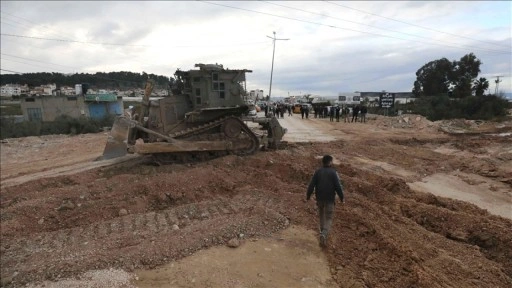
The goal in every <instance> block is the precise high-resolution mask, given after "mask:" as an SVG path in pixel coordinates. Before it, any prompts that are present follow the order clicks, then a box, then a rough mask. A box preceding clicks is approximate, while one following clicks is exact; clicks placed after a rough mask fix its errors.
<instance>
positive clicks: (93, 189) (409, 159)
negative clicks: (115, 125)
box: [0, 115, 512, 287]
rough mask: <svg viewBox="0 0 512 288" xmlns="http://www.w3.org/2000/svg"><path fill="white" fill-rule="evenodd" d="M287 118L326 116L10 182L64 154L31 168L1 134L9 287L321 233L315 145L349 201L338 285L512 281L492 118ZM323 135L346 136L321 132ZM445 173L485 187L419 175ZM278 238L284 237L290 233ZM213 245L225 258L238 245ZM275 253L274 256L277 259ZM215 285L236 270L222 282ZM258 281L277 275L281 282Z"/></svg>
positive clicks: (502, 152)
mask: <svg viewBox="0 0 512 288" xmlns="http://www.w3.org/2000/svg"><path fill="white" fill-rule="evenodd" d="M293 117H296V115H294V116H293ZM290 118H292V117H290ZM298 118H300V117H298ZM370 119H371V118H370ZM420 120H421V119H420ZM284 121H296V122H299V123H308V124H298V123H295V125H296V126H297V127H301V126H304V125H312V126H310V127H315V129H309V130H308V131H309V132H308V133H310V134H309V135H310V137H311V139H312V140H311V141H308V142H302V143H292V142H289V143H288V144H287V145H286V146H283V147H282V148H281V149H280V150H277V151H268V152H260V153H257V154H254V155H251V156H246V157H243V158H242V157H238V156H233V155H230V156H226V157H222V158H218V159H214V160H210V161H207V162H202V163H192V164H186V165H168V166H160V167H158V166H154V165H151V164H150V163H149V162H145V161H144V158H140V157H138V158H135V159H131V160H128V161H125V162H122V163H117V164H114V165H110V166H103V167H87V169H81V170H80V171H79V172H78V173H71V174H66V175H58V174H57V175H58V176H56V177H54V176H55V174H50V175H51V176H48V177H33V178H27V179H25V181H20V182H17V183H15V184H12V185H11V186H7V185H6V186H4V183H6V182H5V181H7V180H9V178H11V179H13V178H15V177H20V176H26V177H28V176H30V175H33V174H34V173H39V172H45V173H51V172H52V169H62V167H63V166H62V165H63V164H62V161H59V160H55V161H53V162H54V163H55V164H54V166H52V165H48V166H46V167H42V166H41V167H39V168H38V167H33V168H31V169H28V170H27V167H28V166H27V165H26V164H20V163H25V160H21V159H18V160H16V161H14V160H13V159H12V157H14V156H13V155H12V154H9V153H4V151H3V145H4V144H2V147H1V148H2V168H3V167H4V164H3V162H4V161H6V163H9V169H11V170H10V172H9V173H10V174H9V175H10V176H8V177H6V178H2V189H1V192H0V221H1V222H0V223H1V228H2V229H1V235H0V237H1V239H0V240H1V244H0V253H1V269H0V272H1V274H0V275H1V284H2V286H5V287H21V286H24V285H25V284H27V283H30V284H31V285H35V284H37V283H42V281H57V280H61V281H64V280H65V279H69V278H70V277H71V278H72V277H75V278H76V277H80V275H84V273H87V272H88V271H128V272H130V273H131V274H130V275H134V273H135V272H136V271H137V273H145V272H140V271H141V269H142V270H147V269H154V268H157V267H164V266H163V265H171V264H172V263H174V265H178V264H177V263H182V262H179V260H180V259H184V260H183V261H187V260H185V259H186V257H188V256H191V255H194V254H196V255H201V254H197V252H198V251H201V250H207V249H208V248H210V247H216V246H224V245H226V243H227V242H228V241H229V240H231V239H233V238H234V237H239V235H240V234H243V235H244V239H245V241H251V239H256V238H258V239H264V241H272V240H268V239H275V237H278V236H277V235H279V234H278V233H279V232H280V231H282V230H283V229H285V228H287V227H290V225H294V226H300V227H302V229H307V230H308V231H310V232H309V233H312V234H315V231H317V229H318V228H317V220H316V210H315V206H314V203H313V202H312V201H310V202H305V201H304V198H305V189H306V186H307V184H308V181H309V180H310V177H311V175H312V173H313V171H314V169H316V168H317V167H318V166H319V159H318V157H319V156H321V155H324V154H326V153H329V154H332V155H333V156H334V157H335V158H336V165H335V167H336V169H337V170H338V171H339V173H340V175H341V178H342V180H343V182H344V184H345V187H346V203H345V205H336V211H335V220H334V224H333V225H334V226H333V232H332V234H331V236H330V239H329V243H328V248H327V249H325V250H324V251H321V252H320V251H316V250H312V251H313V253H316V256H318V257H320V258H321V257H325V259H327V263H328V265H329V268H330V269H329V272H330V277H331V279H332V281H334V282H335V284H334V285H335V286H338V287H446V286H452V287H456V286H459V287H510V286H511V285H512V268H511V267H512V260H511V259H512V234H511V233H510V229H511V228H512V220H510V219H507V218H506V217H503V216H506V215H502V216H500V213H497V210H495V209H493V207H497V206H492V205H489V207H483V205H482V203H494V202H493V201H497V202H496V203H498V202H499V205H501V206H499V207H501V208H500V209H506V208H507V205H509V204H508V203H509V202H507V201H509V199H510V198H509V195H510V193H511V190H512V189H511V188H512V182H511V179H512V175H510V171H511V170H510V169H508V167H510V166H509V165H510V158H509V153H510V147H512V145H511V144H512V141H511V139H510V138H509V137H503V136H492V135H488V134H489V133H491V134H492V129H490V128H489V129H487V128H486V130H485V133H487V134H480V135H474V134H471V135H458V136H453V135H450V134H447V133H444V132H439V131H438V130H436V129H435V128H436V127H435V126H433V127H427V128H428V129H426V128H425V129H423V130H428V131H426V132H425V133H423V132H422V131H423V130H415V128H414V127H412V128H411V127H409V126H407V127H404V128H393V127H384V126H382V127H379V125H380V124H379V123H380V122H378V121H388V120H386V119H384V120H382V119H381V120H379V119H378V118H374V119H373V120H370V121H368V123H336V122H335V123H329V122H328V119H309V120H307V121H309V122H306V120H304V122H301V121H303V120H301V119H295V118H294V119H289V118H285V119H284V120H283V122H284ZM390 121H391V120H390ZM393 121H394V120H393ZM421 121H423V120H421ZM309 123H312V124H309ZM428 125H435V123H433V124H432V123H428V124H427V126H428ZM500 125H503V124H500ZM506 125H509V124H506ZM488 127H492V125H490V124H489V125H488ZM298 129H300V128H298ZM500 129H502V128H500ZM502 130H503V129H502ZM433 131H434V132H433ZM500 131H501V130H500ZM326 135H327V136H326ZM317 136H318V137H327V138H328V137H332V138H334V139H335V140H334V141H331V142H325V143H322V142H312V141H313V140H314V139H316V137H317ZM103 138H105V139H106V136H105V135H102V134H101V135H100V134H96V136H94V135H92V136H91V138H90V139H91V141H95V143H90V142H87V141H86V142H87V143H85V142H84V139H83V138H73V137H69V138H68V139H69V141H71V142H76V143H81V144H77V145H75V146H73V148H72V149H75V150H76V149H80V145H86V146H89V147H93V146H95V145H96V146H99V145H100V144H102V143H97V141H98V139H100V140H102V139H103ZM59 139H60V138H59ZM322 139H323V138H322ZM78 140H80V141H78ZM20 141H23V140H22V139H20ZM59 141H60V140H59ZM322 141H323V140H322ZM11 143H12V142H11ZM93 144H94V145H93ZM10 145H11V144H10ZM66 147H70V146H69V145H62V146H59V153H60V154H63V155H67V153H66ZM16 149H17V150H15V151H20V149H21V150H23V149H22V148H21V147H16ZM482 149H483V150H482ZM99 150H101V149H99ZM46 151H47V152H44V151H41V150H37V149H35V148H34V147H33V145H32V146H30V147H26V150H23V151H22V152H23V153H24V154H23V155H26V157H30V155H32V154H36V155H38V156H37V157H46V156H48V155H52V154H51V153H56V152H55V151H53V150H52V149H48V150H46ZM45 153H47V154H45ZM95 153H97V152H91V153H90V154H89V155H79V156H77V157H78V161H83V160H80V159H91V158H94V157H96V156H97V155H96V154H95ZM82 154H86V153H85V152H83V153H82ZM93 156H94V157H93ZM54 157H56V158H58V157H57V156H54ZM46 158H47V157H46ZM48 159H50V158H48ZM66 161H67V160H66ZM50 162H52V161H50ZM16 163H18V164H16ZM88 163H90V162H87V161H86V162H84V164H83V165H85V166H87V165H90V164H88ZM72 165H75V164H72ZM75 168H76V169H78V168H77V167H75ZM16 169H18V170H16ZM41 170H45V171H41ZM439 175H442V176H439ZM473 175H476V176H473ZM438 177H441V178H438ZM443 177H444V178H443ZM447 177H448V179H450V178H449V177H457V179H459V180H460V181H463V182H454V183H455V184H453V185H452V186H458V185H459V184H462V183H465V184H464V185H468V187H469V186H471V187H472V188H473V189H474V190H475V191H477V192H479V193H480V196H479V197H481V198H479V199H477V200H475V201H473V202H475V203H469V201H471V200H468V199H464V200H466V201H461V200H456V199H453V198H457V195H459V196H460V195H463V194H464V193H465V191H460V190H457V191H455V194H456V195H444V196H450V197H451V198H448V197H442V196H439V195H434V194H432V193H424V192H422V191H423V190H422V189H421V188H418V187H417V186H415V185H418V184H419V183H427V184H428V183H429V180H431V179H447ZM459 180H457V181H459ZM482 181H483V182H482ZM438 182H439V181H438ZM414 183H416V184H414ZM439 183H440V184H439ZM439 183H438V184H439V185H440V186H439V187H437V188H436V189H435V190H438V191H443V190H444V189H445V188H446V187H447V185H446V183H444V182H443V181H440V182H439ZM498 183H499V184H498ZM493 185H494V186H493ZM411 187H412V188H411ZM493 187H494V188H493ZM484 188H485V189H488V190H490V191H493V192H495V193H494V194H493V193H487V192H486V191H487V190H484ZM427 190H428V189H427ZM425 192H431V191H430V190H429V191H425ZM498 196H499V197H498ZM475 204H476V205H475ZM479 206H480V207H479ZM482 207H483V208H484V209H482ZM509 207H510V206H509ZM284 235H286V234H284ZM273 237H274V238H273ZM281 238H284V240H282V241H285V242H286V241H288V240H289V239H292V237H287V236H281ZM265 239H267V240H265ZM278 241H279V240H278ZM309 243H311V242H309ZM236 249H243V246H241V247H240V248H236ZM302 249H303V250H309V249H313V247H302ZM315 251H316V252H315ZM205 253H208V252H205ZM211 253H213V252H211ZM215 255H217V256H215V257H216V258H218V259H219V261H227V260H229V259H227V258H226V259H224V257H230V256H229V254H222V253H221V254H215ZM246 258H247V259H245V260H246V261H251V259H252V257H249V256H246ZM254 260H255V261H256V258H254ZM177 261H178V262H177ZM256 262H258V261H256ZM260 262H261V261H260ZM271 263H276V264H275V265H277V264H278V263H279V260H278V259H277V260H275V261H274V262H271ZM255 265H256V264H255ZM165 267H167V266H165ZM191 267H195V266H191ZM276 267H277V266H276ZM109 269H113V270H109ZM212 269H214V268H212ZM240 269H241V270H240V273H241V274H235V275H231V276H233V277H232V278H230V279H231V280H233V281H235V280H234V279H238V281H246V282H243V283H253V282H251V281H253V280H254V279H252V278H250V277H249V276H247V274H244V273H246V272H247V271H245V270H244V269H242V268H240ZM280 270H281V268H280ZM289 270H290V271H302V270H300V269H299V268H297V269H294V267H290V268H289ZM188 272H190V271H188ZM183 273H185V272H183ZM164 274H165V273H164ZM299 274H300V273H297V274H291V275H290V278H288V279H292V278H293V277H296V276H297V277H298V275H299ZM116 275H117V274H116ZM243 275H246V276H243ZM251 275H252V276H254V275H253V274H251ZM262 275H264V276H265V277H269V278H265V277H259V278H263V279H260V280H261V281H263V280H264V279H266V280H276V281H277V278H275V277H270V276H271V275H272V274H265V273H264V272H263V274H262ZM252 276H251V277H252ZM256 276H257V274H256ZM88 277H89V276H88ZM91 277H92V276H91ZM162 277H164V278H165V277H167V276H165V275H164V276H162ZM183 277H184V278H183V279H189V278H186V277H185V274H183ZM239 277H241V278H239ZM322 277H323V276H322ZM228 278H229V277H228ZM198 279H199V278H197V279H196V280H197V281H198ZM223 279H224V278H223ZM251 279H252V280H251ZM298 279H302V278H298ZM322 279H324V278H322ZM189 280H190V279H189ZM228 280H229V279H227V278H225V281H228ZM148 281H149V280H148ZM254 281H256V280H254ZM290 281H291V280H290ZM325 281H327V280H325ZM56 283H59V282H56ZM61 283H62V282H61ZM147 283H150V282H147ZM216 283H227V282H212V285H214V284H216ZM232 283H233V285H232V287H236V285H235V284H236V283H235V282H232ZM237 283H238V282H237ZM241 283H242V282H241ZM257 283H266V284H268V286H272V284H270V282H257ZM275 283H277V282H275ZM290 283H291V282H290ZM322 283H327V284H326V285H328V282H322ZM133 285H137V282H136V281H135V282H133ZM187 285H188V284H187ZM141 286H142V284H141ZM184 286H185V287H186V285H184ZM214 286H215V285H214ZM228 286H229V285H228ZM263 286H267V285H263ZM274 287H279V285H277V284H276V285H275V286H274Z"/></svg>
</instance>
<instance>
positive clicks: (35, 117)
mask: <svg viewBox="0 0 512 288" xmlns="http://www.w3.org/2000/svg"><path fill="white" fill-rule="evenodd" d="M27 115H28V121H41V120H42V119H43V115H42V114H41V108H27Z"/></svg>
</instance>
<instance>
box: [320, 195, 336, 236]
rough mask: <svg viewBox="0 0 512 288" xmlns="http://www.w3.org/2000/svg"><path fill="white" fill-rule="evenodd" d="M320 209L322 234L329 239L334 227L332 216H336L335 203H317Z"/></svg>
mask: <svg viewBox="0 0 512 288" xmlns="http://www.w3.org/2000/svg"><path fill="white" fill-rule="evenodd" d="M316 205H317V207H318V217H319V219H320V233H321V234H323V235H324V236H325V238H327V235H329V231H330V230H331V225H332V218H333V217H332V216H333V215H334V202H328V201H316Z"/></svg>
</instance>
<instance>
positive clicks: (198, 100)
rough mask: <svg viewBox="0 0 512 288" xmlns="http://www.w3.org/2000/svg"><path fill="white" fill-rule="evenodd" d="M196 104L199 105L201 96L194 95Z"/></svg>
mask: <svg viewBox="0 0 512 288" xmlns="http://www.w3.org/2000/svg"><path fill="white" fill-rule="evenodd" d="M196 104H197V105H201V97H196Z"/></svg>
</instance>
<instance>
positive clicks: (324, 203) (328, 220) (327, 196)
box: [306, 155, 345, 247]
mask: <svg viewBox="0 0 512 288" xmlns="http://www.w3.org/2000/svg"><path fill="white" fill-rule="evenodd" d="M332 161H333V158H332V156H330V155H325V156H324V157H323V158H322V165H323V167H322V168H319V169H318V170H316V171H315V174H314V175H313V178H312V179H311V181H310V182H309V186H308V190H307V193H306V201H309V199H310V198H311V195H312V194H313V192H315V195H316V204H317V207H318V214H319V218H320V246H322V247H326V246H327V236H328V235H329V231H330V229H331V225H332V218H333V214H334V199H335V197H336V194H335V193H337V194H338V197H339V198H340V202H341V203H345V198H344V196H343V186H342V185H341V183H340V177H339V176H338V173H337V172H336V170H334V168H333V167H332Z"/></svg>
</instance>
